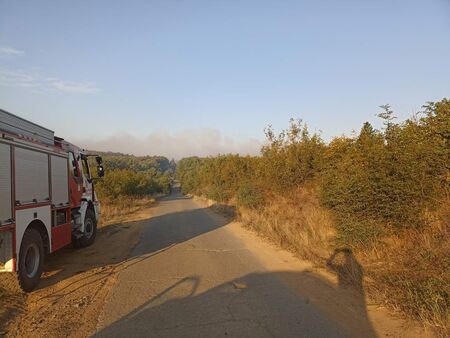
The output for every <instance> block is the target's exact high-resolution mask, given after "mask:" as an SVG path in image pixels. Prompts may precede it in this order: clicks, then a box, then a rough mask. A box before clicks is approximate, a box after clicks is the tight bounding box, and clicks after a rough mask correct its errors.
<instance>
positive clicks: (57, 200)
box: [51, 155, 69, 207]
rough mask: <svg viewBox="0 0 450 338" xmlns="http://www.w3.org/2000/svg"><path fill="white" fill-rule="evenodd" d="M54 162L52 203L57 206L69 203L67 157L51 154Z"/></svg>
mask: <svg viewBox="0 0 450 338" xmlns="http://www.w3.org/2000/svg"><path fill="white" fill-rule="evenodd" d="M51 164H52V204H53V205H54V206H55V207H59V206H65V205H68V204H69V187H68V173H67V170H68V169H67V158H64V157H59V156H54V155H52V156H51Z"/></svg>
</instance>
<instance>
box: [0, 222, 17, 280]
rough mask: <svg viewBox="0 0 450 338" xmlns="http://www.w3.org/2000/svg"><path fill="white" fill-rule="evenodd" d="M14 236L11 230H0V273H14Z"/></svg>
mask: <svg viewBox="0 0 450 338" xmlns="http://www.w3.org/2000/svg"><path fill="white" fill-rule="evenodd" d="M13 243H14V236H13V229H12V228H6V227H5V228H3V229H2V228H0V272H14V271H15V270H16V267H15V259H14V253H13V252H14V244H13Z"/></svg>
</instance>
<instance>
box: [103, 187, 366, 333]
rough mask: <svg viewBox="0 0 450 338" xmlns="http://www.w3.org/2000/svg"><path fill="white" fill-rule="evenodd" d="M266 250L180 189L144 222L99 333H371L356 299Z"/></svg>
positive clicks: (272, 250)
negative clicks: (341, 299) (329, 310)
mask: <svg viewBox="0 0 450 338" xmlns="http://www.w3.org/2000/svg"><path fill="white" fill-rule="evenodd" d="M238 228H239V229H240V230H239V229H238ZM266 247H267V243H262V242H261V239H258V237H257V236H255V235H252V234H251V233H250V232H249V231H247V230H243V229H241V228H240V227H239V226H238V225H236V223H229V222H228V221H227V220H225V219H224V218H222V217H221V216H219V215H217V214H215V213H213V212H212V211H211V210H209V209H208V208H205V207H202V206H201V205H200V203H199V202H197V201H194V200H192V199H190V198H187V197H184V196H182V195H181V194H180V193H179V192H175V193H173V194H172V195H171V196H169V197H167V198H165V199H162V200H161V201H160V202H159V204H158V206H157V207H156V208H155V215H154V216H153V217H152V218H151V219H150V220H148V221H146V223H145V225H144V227H143V230H142V233H141V237H140V241H139V243H138V245H137V246H136V247H135V248H134V250H133V252H132V255H131V259H130V260H129V261H128V263H127V264H128V265H127V267H126V269H124V270H123V271H121V272H120V273H119V274H118V276H117V280H116V282H115V284H114V287H113V288H112V289H111V291H110V293H109V295H108V297H107V300H106V303H105V305H104V307H103V310H102V311H101V313H100V316H99V322H98V325H97V330H96V332H95V333H94V335H95V336H98V337H114V336H117V337H136V336H142V337H144V336H145V337H221V336H230V337H342V336H365V337H370V336H374V332H373V329H372V328H371V326H370V324H369V320H368V319H367V314H366V313H365V304H364V303H363V302H362V301H360V300H358V299H357V298H358V296H356V297H353V296H350V297H348V295H340V296H339V292H340V291H339V290H337V289H336V287H335V286H333V285H332V284H330V283H328V282H327V281H325V280H324V279H323V278H319V277H315V276H314V275H313V274H312V273H311V267H305V266H303V265H301V264H300V263H298V264H300V265H298V266H295V264H296V263H291V262H288V260H289V259H288V258H283V257H284V256H283V253H279V252H278V251H277V249H274V248H273V247H272V248H267V249H266ZM279 251H281V250H279ZM284 255H286V254H284ZM311 290H313V291H312V292H310V291H311ZM335 295H337V296H335ZM339 297H341V298H342V297H344V298H345V299H347V300H348V299H350V301H349V302H350V303H348V304H347V303H345V302H344V303H341V301H340V298H339ZM360 298H361V297H360ZM325 308H328V309H331V312H334V313H335V314H334V315H329V314H327V313H326V311H323V309H325ZM347 308H348V309H347Z"/></svg>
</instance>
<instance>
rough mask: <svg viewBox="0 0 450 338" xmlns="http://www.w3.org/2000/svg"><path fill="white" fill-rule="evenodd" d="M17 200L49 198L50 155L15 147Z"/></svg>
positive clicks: (23, 202) (42, 199)
mask: <svg viewBox="0 0 450 338" xmlns="http://www.w3.org/2000/svg"><path fill="white" fill-rule="evenodd" d="M15 173H16V184H15V187H16V201H18V202H19V203H20V204H27V203H33V202H34V203H36V202H46V201H48V200H49V197H50V193H49V181H48V180H49V177H48V176H49V175H48V155H47V154H44V153H41V152H38V151H34V150H29V149H23V148H19V147H15Z"/></svg>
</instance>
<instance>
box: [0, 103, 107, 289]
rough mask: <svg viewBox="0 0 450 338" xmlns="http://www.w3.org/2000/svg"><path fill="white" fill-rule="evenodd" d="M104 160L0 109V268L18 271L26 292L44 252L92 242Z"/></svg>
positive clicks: (36, 276) (33, 283)
mask: <svg viewBox="0 0 450 338" xmlns="http://www.w3.org/2000/svg"><path fill="white" fill-rule="evenodd" d="M89 156H94V157H95V159H96V164H97V170H96V178H99V177H102V176H103V175H104V170H103V166H102V158H101V157H100V156H97V155H95V154H90V153H87V152H85V151H83V150H82V149H80V148H79V147H77V146H75V145H73V144H71V143H69V142H67V141H65V140H64V139H62V138H59V137H56V136H55V135H54V132H53V131H51V130H49V129H46V128H44V127H41V126H39V125H37V124H34V123H32V122H30V121H27V120H25V119H22V118H20V117H18V116H16V115H13V114H11V113H8V112H6V111H4V110H1V109H0V272H17V276H18V279H19V284H20V286H21V287H22V289H23V290H25V291H31V290H33V289H34V288H35V287H36V285H37V284H38V283H39V279H40V277H41V273H42V269H43V264H44V259H45V256H46V255H47V254H49V253H52V252H54V251H56V250H58V249H60V248H62V247H64V246H66V245H68V244H70V243H72V244H73V245H74V246H75V247H85V246H89V245H91V244H92V243H93V242H94V240H95V237H96V231H97V222H98V221H99V217H100V204H99V201H98V200H97V195H96V193H95V189H94V177H93V173H92V172H91V168H90V167H89V162H90V161H89Z"/></svg>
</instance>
